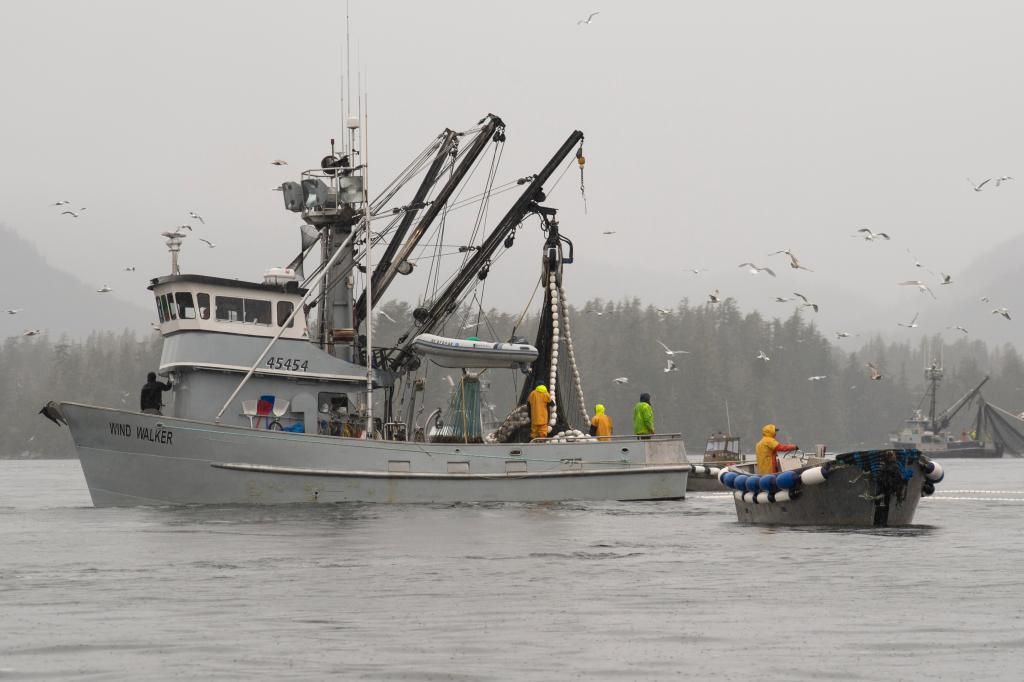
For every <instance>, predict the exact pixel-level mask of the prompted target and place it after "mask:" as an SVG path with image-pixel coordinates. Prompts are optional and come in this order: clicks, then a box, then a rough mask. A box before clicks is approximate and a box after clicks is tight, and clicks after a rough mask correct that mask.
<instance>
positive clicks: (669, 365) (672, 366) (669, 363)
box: [662, 358, 679, 372]
mask: <svg viewBox="0 0 1024 682" xmlns="http://www.w3.org/2000/svg"><path fill="white" fill-rule="evenodd" d="M662 371H663V372H678V371H679V368H678V367H676V363H675V361H674V360H673V359H672V358H668V359H666V360H665V369H663V370H662Z"/></svg>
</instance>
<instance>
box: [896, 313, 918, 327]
mask: <svg viewBox="0 0 1024 682" xmlns="http://www.w3.org/2000/svg"><path fill="white" fill-rule="evenodd" d="M920 314H921V313H914V318H913V319H912V320H910V322H897V323H896V324H897V325H899V326H900V327H906V328H907V329H916V328H917V316H918V315H920Z"/></svg>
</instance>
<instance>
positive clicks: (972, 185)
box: [967, 178, 992, 192]
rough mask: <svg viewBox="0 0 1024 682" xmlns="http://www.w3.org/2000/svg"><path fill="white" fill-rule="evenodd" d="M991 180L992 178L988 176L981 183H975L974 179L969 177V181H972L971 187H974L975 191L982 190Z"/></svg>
mask: <svg viewBox="0 0 1024 682" xmlns="http://www.w3.org/2000/svg"><path fill="white" fill-rule="evenodd" d="M991 180H992V178H987V179H985V180H982V181H981V182H980V183H975V182H974V180H971V179H970V178H967V182H969V183H971V187H973V188H974V191H975V192H980V191H981V188H982V187H984V186H985V185H987V184H988V183H989V182H990V181H991Z"/></svg>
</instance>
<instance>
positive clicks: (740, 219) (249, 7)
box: [0, 0, 1024, 329]
mask: <svg viewBox="0 0 1024 682" xmlns="http://www.w3.org/2000/svg"><path fill="white" fill-rule="evenodd" d="M351 6H352V16H353V37H352V55H353V61H355V58H356V55H357V54H358V57H359V63H360V64H361V66H362V67H363V70H364V71H365V73H366V74H367V77H366V78H367V82H366V89H367V91H368V111H369V138H370V140H369V154H370V164H371V168H372V171H371V178H370V182H371V188H372V186H374V185H376V186H380V184H381V183H382V182H383V181H384V179H385V178H390V177H391V176H392V175H394V174H395V173H396V172H397V171H398V170H400V168H401V167H402V166H404V165H405V163H406V162H407V161H408V160H409V159H410V158H412V156H414V155H415V154H416V153H417V152H418V151H419V150H420V149H422V148H423V147H424V146H425V145H426V144H427V142H428V141H429V140H430V139H431V138H432V137H433V136H435V135H436V134H437V133H438V132H439V131H440V130H441V129H443V128H444V127H446V126H448V127H452V128H456V129H465V128H468V127H471V126H472V125H474V124H475V123H476V122H477V121H478V120H479V119H480V117H481V116H482V115H483V114H485V113H487V112H493V113H496V114H498V115H500V116H501V117H502V118H503V119H504V120H505V122H506V123H507V125H508V131H507V134H508V143H507V145H506V149H505V153H504V157H503V163H502V167H501V171H500V174H499V182H501V181H503V180H507V179H512V178H516V177H519V176H521V175H525V174H527V173H530V172H533V171H535V170H537V169H538V168H539V167H540V166H541V165H542V164H543V163H544V162H545V161H546V160H547V158H548V157H549V156H550V155H551V153H552V152H553V151H554V150H555V149H556V148H557V146H558V145H559V144H560V143H561V142H562V141H563V140H564V138H565V137H566V136H567V135H568V133H569V132H571V131H572V130H573V129H575V128H579V129H580V130H583V131H584V132H585V134H586V136H587V137H586V154H587V159H588V163H587V175H586V184H587V197H588V202H589V204H588V209H589V210H588V212H587V214H584V212H583V206H582V202H581V199H580V195H579V191H578V182H579V178H578V174H576V172H575V170H573V171H571V172H570V174H569V175H567V176H566V178H565V180H563V182H562V183H561V184H560V185H559V187H558V190H557V191H556V192H554V193H553V194H552V196H551V197H550V200H549V203H551V204H552V205H556V206H558V207H560V209H561V216H562V224H563V229H564V230H565V232H566V233H567V234H569V235H570V236H571V237H573V239H574V240H575V241H576V243H577V246H578V251H577V256H578V263H577V264H576V265H573V266H572V270H571V271H570V273H569V280H568V291H569V296H570V300H571V301H572V300H575V301H577V302H579V301H581V300H582V299H584V298H589V297H593V296H601V297H604V298H612V299H618V298H621V297H624V296H633V295H637V296H640V297H641V298H642V299H644V300H645V301H649V302H651V303H654V304H657V305H661V306H666V305H673V304H675V302H677V301H678V300H680V299H681V298H684V297H689V298H691V299H692V300H700V299H704V298H706V295H707V292H709V291H711V290H712V289H714V288H719V289H720V290H721V292H722V294H723V295H735V296H736V297H737V298H738V299H739V300H740V303H741V305H742V306H744V307H745V308H747V309H750V308H760V309H762V310H764V311H766V312H768V313H770V314H784V313H786V312H788V311H787V310H785V309H784V308H780V307H778V306H777V304H773V303H771V298H772V297H773V296H775V295H789V294H790V293H791V292H792V291H794V290H796V291H804V292H807V293H808V294H809V295H811V296H812V297H814V298H816V299H817V300H818V302H819V303H821V304H822V306H823V312H822V320H823V321H822V326H823V327H825V328H829V329H833V328H842V327H844V326H845V324H844V318H843V317H842V314H843V313H841V312H840V311H842V310H843V309H845V308H847V307H849V306H852V305H855V302H856V301H858V300H865V301H869V302H871V304H872V305H873V306H881V305H882V304H885V305H887V304H888V303H889V302H891V303H892V304H893V305H894V306H896V308H897V309H898V310H899V312H901V313H902V312H904V311H905V312H906V313H907V314H906V317H907V318H909V316H910V315H911V314H913V313H914V312H917V311H919V310H923V311H925V313H927V311H928V307H929V306H942V305H944V304H945V302H948V301H949V300H950V299H951V298H953V294H950V293H947V292H949V291H950V287H944V288H942V289H941V290H939V287H938V286H936V290H937V292H938V293H940V300H939V301H937V302H935V303H931V302H929V301H926V300H925V298H922V296H921V295H920V294H918V293H917V292H916V291H914V290H912V288H910V287H907V288H900V287H897V286H896V285H895V283H896V282H898V281H901V280H904V279H908V278H917V277H921V276H924V277H926V278H928V279H930V280H932V281H935V280H934V278H933V277H932V276H931V275H929V274H928V273H927V272H922V270H920V269H916V268H914V266H913V259H912V258H911V257H910V256H909V255H908V254H907V253H906V249H907V248H912V249H913V251H914V254H915V255H916V256H917V257H919V258H920V259H921V261H922V262H923V263H925V264H926V266H928V267H929V268H930V269H933V270H934V271H935V272H936V273H938V272H940V271H943V272H948V273H951V274H952V275H953V276H954V278H956V276H957V274H958V273H959V272H960V271H961V270H963V269H964V268H965V267H966V266H967V265H968V264H969V263H970V262H971V261H972V260H973V259H974V258H976V257H978V256H980V255H982V254H983V253H985V252H986V251H988V250H990V249H992V247H993V246H995V245H997V244H998V243H999V242H1000V241H1003V240H1006V239H1009V238H1012V237H1014V236H1017V235H1019V234H1020V228H1021V225H1022V218H1024V168H1021V167H1020V163H1019V160H1020V159H1021V158H1022V151H1024V149H1022V146H1024V133H1022V123H1021V122H1022V121H1024V91H1022V90H1021V87H1020V76H1019V73H1018V71H1019V68H1020V65H1021V64H1024V41H1021V40H1020V27H1021V25H1022V20H1024V5H1022V4H1021V3H1016V2H976V3H964V2H934V1H929V2H924V1H922V2H908V1H901V2H891V1H888V2H856V3H853V2H848V3H834V2H820V1H807V2H785V1H780V2H771V3H767V2H760V1H751V2H719V3H664V2H657V3H655V2H649V3H644V2H631V3H606V4H604V5H603V6H602V5H601V4H600V3H583V2H577V1H573V2H558V3H554V2H550V1H547V2H532V1H522V2H517V3H500V4H499V3H482V2H470V1H468V0H467V1H465V2H412V1H410V2H382V1H379V0H378V1H374V2H366V1H359V0H355V1H353V2H352V4H351ZM344 8H345V3H344V2H340V1H336V2H314V1H307V2H304V3H301V4H288V3H269V2H267V3H257V2H183V1H177V2H161V3H155V2H137V1H135V2H89V3H81V2H47V3H17V4H11V5H9V6H7V7H5V10H4V20H3V22H2V23H0V62H2V64H3V69H0V93H2V100H0V102H2V109H0V112H2V113H0V116H2V120H3V125H2V126H0V154H2V157H0V158H2V162H0V222H3V223H5V224H7V225H9V226H10V227H12V228H14V229H16V230H17V231H18V232H19V233H20V234H22V235H24V236H25V237H27V238H28V239H30V240H31V241H33V242H34V243H35V244H37V245H38V246H39V248H40V250H42V251H43V252H44V253H45V254H46V256H47V258H48V259H49V260H50V262H52V263H53V264H54V265H56V266H58V267H61V268H63V269H66V270H69V271H71V272H72V273H74V274H76V275H77V276H79V277H81V278H82V279H83V280H84V281H85V282H87V283H88V284H90V285H99V284H103V283H109V284H110V285H111V286H113V287H115V289H116V293H115V295H116V296H121V297H123V298H124V299H125V300H132V301H135V302H139V303H143V304H145V305H146V306H147V307H149V306H150V304H149V299H148V297H149V294H148V292H146V291H145V290H144V288H143V286H144V283H145V280H146V279H147V278H148V277H149V276H152V275H157V274H163V273H166V271H167V270H168V259H167V255H166V251H165V248H164V246H163V240H162V239H161V238H160V237H159V232H160V231H162V230H164V229H167V228H170V227H173V226H174V225H177V224H180V223H182V222H186V221H188V211H189V210H194V211H197V212H199V213H200V214H202V215H203V216H204V217H205V218H206V220H207V226H206V227H205V228H204V229H203V233H202V235H197V236H205V237H206V238H208V239H211V240H212V241H214V242H215V243H216V244H217V245H218V246H217V248H216V249H214V250H210V249H207V248H206V247H204V246H203V245H202V244H200V243H198V242H197V241H196V240H195V239H191V240H188V241H187V247H186V251H185V253H184V255H183V262H184V264H185V265H184V269H185V270H186V271H191V272H208V273H211V274H222V275H227V276H237V277H242V278H248V279H258V278H259V276H260V275H261V273H262V272H263V270H264V269H265V268H266V267H268V266H270V265H280V264H284V263H286V262H287V261H288V260H290V259H291V257H292V255H294V253H295V252H296V250H297V247H298V232H297V229H296V226H297V223H298V221H297V220H296V218H295V215H294V214H290V213H288V212H286V211H285V210H284V209H283V208H282V206H281V197H280V194H278V193H276V192H272V191H271V188H272V187H274V186H275V185H278V184H279V183H280V182H281V181H283V180H288V179H294V178H295V176H296V175H297V171H298V169H299V168H301V167H307V166H312V165H315V164H316V163H317V161H318V160H319V158H320V157H321V156H323V155H324V154H325V153H326V151H327V141H328V139H329V138H330V137H332V136H338V135H339V128H340V114H339V77H340V59H339V57H340V52H341V48H342V44H343V36H344V28H345V25H344V13H345V10H344ZM593 10H601V13H600V14H599V15H597V16H596V17H595V18H594V21H593V22H592V23H591V24H590V25H589V26H584V27H578V26H577V25H576V21H577V19H579V18H581V17H583V16H585V15H587V14H588V13H589V12H591V11H593ZM275 158H283V159H287V160H289V162H290V165H289V166H286V167H283V168H278V167H275V166H272V165H270V163H269V162H270V161H271V160H273V159H275ZM1018 173H1019V174H1020V175H1021V179H1020V180H1019V181H1018V182H1016V183H1014V182H1011V183H1007V184H1005V185H1004V186H1002V187H1000V188H998V189H997V188H994V187H991V186H990V187H988V188H987V189H986V191H984V192H978V193H976V192H973V191H972V190H971V188H970V186H969V185H968V184H967V181H966V179H965V178H966V177H967V176H970V177H972V178H975V179H976V180H980V179H984V178H986V177H990V176H994V175H1015V174H1018ZM59 199H69V200H71V201H72V208H75V209H77V208H80V207H82V206H85V207H88V210H87V211H86V212H85V213H84V214H83V216H82V217H81V218H80V219H78V220H73V219H71V218H70V217H68V216H61V215H60V214H59V213H60V209H53V208H51V207H49V206H48V204H50V203H52V202H54V201H57V200H59ZM465 213H467V214H469V213H471V212H470V211H467V212H465ZM497 215H500V213H496V214H495V219H496V216H497ZM470 218H471V216H470V215H467V217H466V220H469V219H470ZM493 222H494V219H492V220H491V223H492V225H493ZM532 225H533V224H532V223H531V227H530V228H529V229H528V231H527V232H526V234H527V235H530V236H529V238H522V239H520V240H519V241H518V243H517V250H516V253H514V254H513V255H510V256H509V257H508V258H506V259H504V260H503V261H502V263H501V265H502V268H503V270H504V271H503V273H501V274H500V277H501V279H497V280H496V284H495V285H494V286H489V287H488V303H490V304H493V305H496V306H499V307H502V308H505V309H509V310H512V309H519V308H521V307H522V306H523V305H525V303H526V299H527V298H528V297H529V291H530V290H531V289H532V282H533V278H534V277H536V272H537V266H538V254H539V245H540V241H541V240H540V235H539V232H538V230H536V228H535V227H533V226H532ZM862 226H864V227H869V228H871V229H874V230H877V231H885V232H888V233H890V234H891V235H892V236H893V240H892V241H891V242H880V243H870V244H869V243H865V242H862V241H857V240H854V239H852V238H851V237H850V235H851V234H852V233H853V231H854V230H855V229H856V228H858V227H862ZM606 230H615V231H616V233H617V234H615V235H613V236H601V232H602V231H606ZM782 248H792V249H793V250H794V251H795V252H796V253H797V254H798V255H799V256H800V258H801V260H802V261H804V262H805V263H806V264H807V265H808V266H809V267H811V268H812V269H814V270H815V272H814V273H807V272H795V271H791V270H790V269H789V268H788V267H786V265H785V260H784V259H783V258H782V257H780V256H775V257H768V256H767V254H768V253H769V252H770V251H774V250H777V249H782ZM746 260H753V261H754V262H758V263H761V264H764V265H771V266H773V267H775V268H776V269H777V270H778V272H779V278H778V279H777V280H772V281H768V278H767V276H766V275H760V276H758V277H757V278H756V279H755V278H752V277H751V276H749V275H747V274H745V273H744V272H743V271H742V270H740V269H739V268H737V267H736V265H737V264H738V263H740V262H742V261H746ZM126 265H135V266H137V268H138V270H137V272H136V273H135V274H134V275H131V274H126V273H123V272H122V269H123V267H124V266H126ZM692 267H709V268H711V271H710V272H707V273H703V274H701V275H699V276H694V275H688V274H686V273H685V272H684V269H686V268H692ZM498 283H501V284H503V285H504V289H503V287H502V286H499V285H498ZM755 284H756V285H757V286H755ZM969 285H970V283H969V282H962V281H958V282H957V284H956V286H957V287H968V286H969ZM395 293H396V294H404V295H414V294H413V293H412V292H411V290H406V291H402V290H397V291H396V292H395ZM1016 296H1017V294H1016V292H1003V298H1002V299H1001V302H1002V303H1003V304H1004V305H1008V306H1010V307H1012V306H1013V303H1014V301H1015V300H1016V299H1015V298H1014V297H1016ZM943 299H944V300H945V302H944V300H943ZM830 304H831V305H830ZM837 308H839V311H837V310H836V309H837ZM981 313H982V314H987V311H981ZM1021 313H1022V314H1024V310H1022V311H1021ZM829 314H831V315H832V316H833V317H831V318H828V317H826V316H827V315H829ZM893 314H895V313H893ZM894 322H895V320H890V319H888V318H886V319H885V320H882V321H880V322H879V327H880V328H889V329H891V328H892V327H893V326H894Z"/></svg>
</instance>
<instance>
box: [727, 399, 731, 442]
mask: <svg viewBox="0 0 1024 682" xmlns="http://www.w3.org/2000/svg"><path fill="white" fill-rule="evenodd" d="M725 428H726V432H727V433H728V434H729V435H730V436H731V435H732V420H731V419H729V401H728V400H726V401H725Z"/></svg>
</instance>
